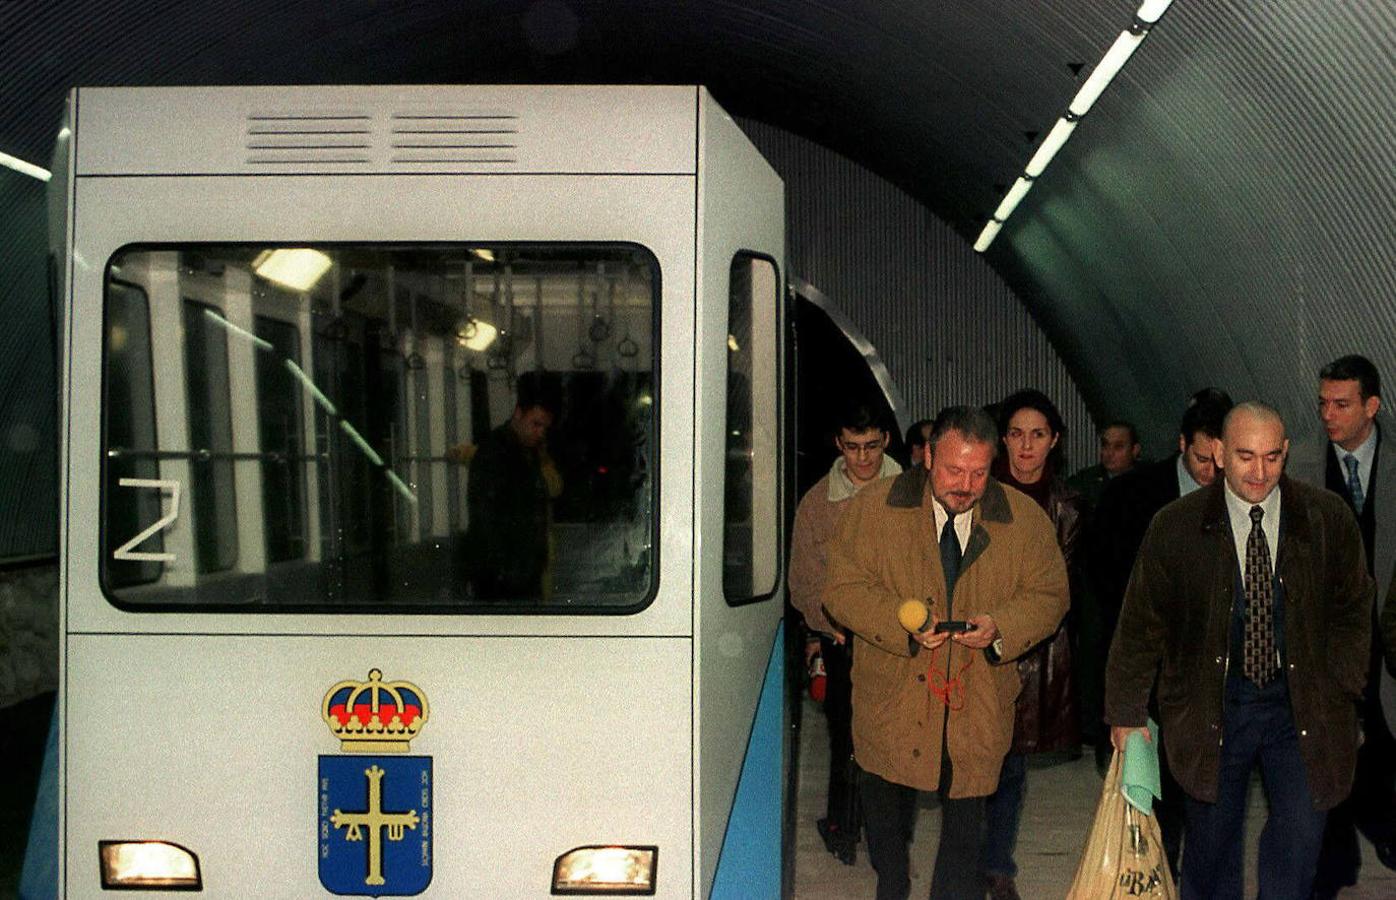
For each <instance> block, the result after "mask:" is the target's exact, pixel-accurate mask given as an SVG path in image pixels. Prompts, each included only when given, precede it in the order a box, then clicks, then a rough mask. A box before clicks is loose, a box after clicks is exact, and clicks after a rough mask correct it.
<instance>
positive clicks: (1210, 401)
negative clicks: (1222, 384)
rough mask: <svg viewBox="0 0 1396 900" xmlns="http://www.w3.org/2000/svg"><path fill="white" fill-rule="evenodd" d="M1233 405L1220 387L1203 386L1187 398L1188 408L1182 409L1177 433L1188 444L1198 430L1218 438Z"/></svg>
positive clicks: (1229, 397) (1229, 396)
mask: <svg viewBox="0 0 1396 900" xmlns="http://www.w3.org/2000/svg"><path fill="white" fill-rule="evenodd" d="M1234 405H1235V404H1233V403H1232V402H1231V395H1230V394H1228V393H1227V392H1226V391H1224V390H1222V389H1221V388H1203V389H1202V390H1200V391H1198V392H1197V393H1195V394H1193V395H1192V396H1191V397H1189V398H1188V408H1187V409H1186V410H1184V411H1183V421H1182V422H1181V423H1180V424H1179V425H1178V433H1179V434H1181V435H1182V436H1183V440H1184V442H1186V443H1189V444H1191V443H1192V442H1193V440H1194V439H1195V438H1196V437H1197V433H1198V432H1199V431H1200V432H1202V433H1203V434H1205V435H1207V436H1208V437H1212V438H1219V437H1221V436H1222V422H1223V421H1224V420H1225V419H1226V414H1227V413H1229V412H1231V407H1232V406H1234Z"/></svg>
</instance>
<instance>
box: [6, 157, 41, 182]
mask: <svg viewBox="0 0 1396 900" xmlns="http://www.w3.org/2000/svg"><path fill="white" fill-rule="evenodd" d="M0 166H4V167H5V168H7V169H14V170H15V171H16V172H19V173H20V174H22V175H28V176H29V177H30V178H37V179H39V180H40V181H48V180H49V179H50V178H52V177H53V173H52V172H50V171H49V170H48V169H45V168H42V167H41V166H36V165H34V164H33V163H27V162H25V161H24V160H22V159H20V158H19V157H17V156H11V155H10V154H8V153H0Z"/></svg>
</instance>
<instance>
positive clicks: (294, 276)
mask: <svg viewBox="0 0 1396 900" xmlns="http://www.w3.org/2000/svg"><path fill="white" fill-rule="evenodd" d="M331 265H333V260H331V259H330V258H329V257H328V256H326V255H325V254H324V253H321V252H320V251H319V250H312V249H310V248H309V247H280V248H278V249H276V250H263V251H262V252H261V253H258V254H257V257H256V259H254V260H252V268H253V270H254V271H255V272H256V273H257V274H258V275H260V276H262V277H263V278H265V279H266V280H267V281H274V282H276V283H277V284H279V285H282V286H283V287H288V288H290V289H291V290H293V291H308V290H310V289H311V288H313V287H315V284H316V282H318V281H319V280H320V277H321V276H322V275H324V274H325V273H326V272H328V271H329V270H330V266H331Z"/></svg>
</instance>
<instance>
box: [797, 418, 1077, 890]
mask: <svg viewBox="0 0 1396 900" xmlns="http://www.w3.org/2000/svg"><path fill="white" fill-rule="evenodd" d="M999 443H1000V442H999V435H998V428H997V426H996V424H995V422H994V420H993V418H992V417H990V416H989V415H988V414H987V413H985V412H984V411H983V410H981V409H975V408H973V407H968V406H958V407H950V408H948V409H946V410H943V411H942V412H941V413H940V414H939V415H938V416H937V417H936V421H935V424H934V426H933V427H932V429H931V435H930V439H929V440H928V442H927V445H926V449H927V453H926V456H925V459H926V464H925V465H924V466H922V467H919V468H915V469H909V470H907V471H906V472H904V473H902V474H901V475H898V476H897V477H896V478H889V479H884V480H882V481H879V482H877V483H875V484H872V485H869V486H867V487H866V488H864V489H863V490H862V491H860V492H859V493H858V495H857V496H856V497H854V498H853V500H852V501H850V503H849V505H848V509H847V510H846V511H845V512H844V514H843V516H842V517H841V519H840V522H839V528H838V533H837V534H836V535H835V537H834V538H833V540H832V541H831V542H830V546H829V566H828V574H827V577H826V581H825V585H824V594H823V599H824V606H825V608H826V609H827V610H828V612H829V614H830V615H831V616H832V618H833V619H834V620H836V621H838V622H839V623H840V624H841V625H843V626H845V627H846V628H847V629H848V630H849V631H850V632H851V634H852V641H853V643H854V653H853V665H854V673H853V744H854V755H855V757H856V759H857V761H858V767H859V792H860V794H861V799H862V808H863V816H864V824H865V826H866V830H867V836H868V855H869V857H870V859H871V861H872V866H873V869H874V870H875V871H876V872H877V896H878V898H879V900H891V898H905V897H906V896H907V895H908V893H909V891H910V888H911V882H910V852H909V848H908V842H909V840H910V838H911V834H912V829H913V825H914V818H915V812H916V802H917V795H918V792H920V791H935V792H937V793H938V794H939V797H940V807H941V816H942V819H941V829H940V846H939V849H938V850H937V852H936V859H935V869H934V873H933V874H932V876H931V893H930V895H931V897H932V898H933V900H934V898H957V900H958V898H966V897H976V898H982V897H983V896H984V883H983V881H982V879H981V878H980V875H979V865H978V863H979V858H980V854H981V853H982V852H983V836H984V808H985V798H986V797H987V796H988V795H990V794H992V793H993V792H994V790H995V789H996V788H997V786H998V780H999V772H1000V770H1001V769H1002V768H1003V758H1004V755H1005V754H1006V753H1007V752H1008V750H1009V745H1010V743H1011V731H1012V722H1013V704H1012V702H1011V701H1009V700H1007V699H1006V698H1010V697H1012V696H1014V694H1015V693H1016V692H1017V687H1018V671H1017V669H1016V667H1014V666H1013V665H1011V662H1012V660H1014V659H1016V658H1017V657H1018V656H1019V655H1021V654H1022V653H1024V652H1026V651H1028V650H1029V649H1031V648H1032V647H1034V646H1036V645H1037V644H1039V643H1040V642H1041V641H1043V640H1045V639H1046V638H1048V637H1050V636H1051V635H1052V634H1054V633H1055V632H1056V631H1057V629H1058V628H1059V627H1060V625H1061V621H1062V618H1063V616H1065V615H1066V611H1067V608H1068V606H1069V602H1070V598H1069V593H1068V582H1067V575H1066V564H1065V562H1064V561H1063V559H1062V554H1061V550H1060V549H1059V548H1058V546H1057V540H1056V535H1055V532H1054V529H1053V527H1052V523H1051V521H1050V520H1049V519H1048V518H1047V516H1046V515H1045V514H1044V513H1043V512H1042V511H1041V510H1040V509H1039V508H1038V506H1037V504H1035V503H1034V502H1033V501H1032V500H1031V499H1029V498H1028V497H1026V496H1025V495H1023V494H1022V493H1020V492H1018V491H1015V490H1009V489H1007V488H1005V487H1004V486H1003V485H1002V484H1000V483H999V482H998V480H997V479H995V478H992V477H991V476H990V474H989V468H990V464H991V463H992V462H993V459H994V456H995V455H996V453H997V450H998V447H999ZM909 598H910V599H909ZM922 598H924V599H922ZM908 602H909V603H910V606H908ZM1004 662H1008V663H1010V664H1007V665H1005V664H1001V663H1004ZM928 709H929V710H930V712H931V714H930V715H927V714H926V713H927V710H928Z"/></svg>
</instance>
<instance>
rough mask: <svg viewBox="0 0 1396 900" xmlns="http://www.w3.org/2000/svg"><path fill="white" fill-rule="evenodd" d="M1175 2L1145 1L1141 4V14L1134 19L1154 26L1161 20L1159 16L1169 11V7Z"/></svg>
mask: <svg viewBox="0 0 1396 900" xmlns="http://www.w3.org/2000/svg"><path fill="white" fill-rule="evenodd" d="M1172 3H1173V0H1144V2H1143V3H1141V4H1139V12H1137V13H1135V14H1134V17H1135V18H1136V19H1138V20H1139V21H1141V22H1144V23H1145V24H1148V25H1152V24H1154V23H1155V22H1157V21H1158V20H1159V16H1161V15H1163V14H1164V13H1165V12H1167V11H1168V7H1169V5H1170V4H1172Z"/></svg>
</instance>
